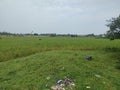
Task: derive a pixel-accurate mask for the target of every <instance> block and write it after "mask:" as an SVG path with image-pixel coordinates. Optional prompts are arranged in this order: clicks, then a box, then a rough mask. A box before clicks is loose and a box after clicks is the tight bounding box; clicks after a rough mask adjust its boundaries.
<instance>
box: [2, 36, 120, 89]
mask: <svg viewBox="0 0 120 90" xmlns="http://www.w3.org/2000/svg"><path fill="white" fill-rule="evenodd" d="M87 55H91V56H92V57H93V59H92V60H91V61H88V60H86V58H85V57H86V56H87ZM63 67H64V69H63ZM62 69H63V70H62ZM47 77H49V80H47ZM64 77H68V78H71V79H72V80H73V81H74V83H75V87H74V89H73V90H119V89H120V40H114V41H110V40H108V39H97V38H88V37H84V38H78V37H77V38H71V37H32V36H31V37H1V39H0V90H50V87H51V86H52V85H55V84H56V82H57V81H58V80H60V79H63V78H64ZM46 85H47V86H46ZM86 86H89V87H90V88H86ZM65 90H71V89H70V88H68V89H67V87H66V89H65Z"/></svg>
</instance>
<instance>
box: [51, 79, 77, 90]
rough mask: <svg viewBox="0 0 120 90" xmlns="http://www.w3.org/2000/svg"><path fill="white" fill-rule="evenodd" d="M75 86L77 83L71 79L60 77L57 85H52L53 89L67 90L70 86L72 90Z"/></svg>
mask: <svg viewBox="0 0 120 90" xmlns="http://www.w3.org/2000/svg"><path fill="white" fill-rule="evenodd" d="M74 86H75V83H74V82H73V81H72V80H71V79H69V78H65V79H60V80H58V81H57V82H56V85H54V86H52V87H51V90H65V89H66V88H70V90H73V89H72V88H73V87H74Z"/></svg>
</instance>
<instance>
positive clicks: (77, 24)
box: [0, 0, 120, 34]
mask: <svg viewBox="0 0 120 90" xmlns="http://www.w3.org/2000/svg"><path fill="white" fill-rule="evenodd" d="M119 14H120V0H0V31H1V32H2V31H6V32H11V33H31V32H33V33H58V34H68V33H69V34H91V33H94V34H103V33H105V32H106V31H107V30H108V28H107V27H106V26H105V24H107V22H106V20H108V19H111V18H112V17H117V16H119Z"/></svg>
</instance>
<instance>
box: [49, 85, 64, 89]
mask: <svg viewBox="0 0 120 90" xmlns="http://www.w3.org/2000/svg"><path fill="white" fill-rule="evenodd" d="M51 90H65V89H64V88H63V87H60V86H57V85H56V86H52V87H51Z"/></svg>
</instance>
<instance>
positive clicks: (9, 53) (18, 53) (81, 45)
mask: <svg viewBox="0 0 120 90" xmlns="http://www.w3.org/2000/svg"><path fill="white" fill-rule="evenodd" d="M119 43H120V41H119V40H115V41H114V42H110V41H109V40H107V39H96V38H79V37H76V38H70V37H32V36H31V37H2V39H1V40H0V61H7V60H10V59H14V58H19V57H24V56H28V55H32V54H35V53H38V52H43V51H51V50H97V49H104V48H106V47H116V48H119Z"/></svg>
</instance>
